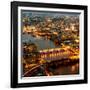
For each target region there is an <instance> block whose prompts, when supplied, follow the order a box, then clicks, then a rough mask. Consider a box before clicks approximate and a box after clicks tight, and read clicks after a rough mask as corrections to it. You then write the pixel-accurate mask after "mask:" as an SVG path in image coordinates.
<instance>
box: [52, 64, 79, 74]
mask: <svg viewBox="0 0 90 90" xmlns="http://www.w3.org/2000/svg"><path fill="white" fill-rule="evenodd" d="M52 72H53V74H54V75H69V74H70V75H71V74H79V63H76V64H74V65H68V66H59V67H57V68H56V69H53V71H52Z"/></svg>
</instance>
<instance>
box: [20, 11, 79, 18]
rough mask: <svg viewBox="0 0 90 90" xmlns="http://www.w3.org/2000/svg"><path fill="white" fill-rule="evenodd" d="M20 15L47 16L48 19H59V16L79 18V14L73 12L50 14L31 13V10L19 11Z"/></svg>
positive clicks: (49, 12) (43, 12)
mask: <svg viewBox="0 0 90 90" xmlns="http://www.w3.org/2000/svg"><path fill="white" fill-rule="evenodd" d="M21 14H23V15H25V16H27V17H29V16H44V17H45V16H49V17H59V16H75V17H77V16H79V15H80V13H74V12H72V13H71V12H52V11H32V10H21Z"/></svg>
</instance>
